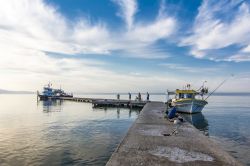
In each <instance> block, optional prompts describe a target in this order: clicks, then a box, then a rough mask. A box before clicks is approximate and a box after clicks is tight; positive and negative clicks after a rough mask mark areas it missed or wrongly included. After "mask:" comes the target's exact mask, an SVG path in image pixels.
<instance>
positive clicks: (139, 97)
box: [138, 92, 141, 101]
mask: <svg viewBox="0 0 250 166" xmlns="http://www.w3.org/2000/svg"><path fill="white" fill-rule="evenodd" d="M138 100H139V101H141V93H140V92H139V94H138Z"/></svg>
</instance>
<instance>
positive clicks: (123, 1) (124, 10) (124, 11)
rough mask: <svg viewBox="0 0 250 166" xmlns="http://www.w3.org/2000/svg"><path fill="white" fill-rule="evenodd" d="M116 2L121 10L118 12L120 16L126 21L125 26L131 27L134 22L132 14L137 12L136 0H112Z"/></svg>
mask: <svg viewBox="0 0 250 166" xmlns="http://www.w3.org/2000/svg"><path fill="white" fill-rule="evenodd" d="M113 1H114V2H115V3H117V4H118V5H119V6H120V8H121V11H120V13H118V15H119V16H120V17H122V18H123V19H124V21H125V22H126V25H127V28H128V29H131V28H132V27H133V23H134V15H135V14H136V12H137V8H138V7H137V2H136V0H113Z"/></svg>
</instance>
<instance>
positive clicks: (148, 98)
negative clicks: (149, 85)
mask: <svg viewBox="0 0 250 166" xmlns="http://www.w3.org/2000/svg"><path fill="white" fill-rule="evenodd" d="M147 101H149V93H148V92H147Z"/></svg>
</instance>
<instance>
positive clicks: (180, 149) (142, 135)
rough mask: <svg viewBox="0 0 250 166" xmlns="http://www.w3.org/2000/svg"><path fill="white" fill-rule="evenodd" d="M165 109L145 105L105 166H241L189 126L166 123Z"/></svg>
mask: <svg viewBox="0 0 250 166" xmlns="http://www.w3.org/2000/svg"><path fill="white" fill-rule="evenodd" d="M165 109H166V107H165V104H164V103H161V102H151V103H147V104H146V105H145V106H144V108H143V110H142V112H141V113H140V115H139V117H138V118H137V120H136V121H135V122H134V124H133V125H132V127H131V128H130V129H129V131H128V133H127V135H126V137H125V138H124V139H123V141H122V142H121V143H120V145H119V146H118V147H117V149H116V151H115V152H114V153H113V155H112V156H111V158H110V160H109V161H108V163H107V166H130V165H131V166H132V165H133V166H136V165H143V166H158V165H190V166H191V165H192V166H193V165H218V166H221V165H225V166H226V165H227V166H228V165H241V164H240V163H239V162H238V161H236V160H235V159H234V158H233V157H231V156H230V155H229V154H228V153H227V152H225V151H223V150H222V149H220V148H219V147H218V145H216V144H215V143H214V142H213V141H212V140H210V139H209V138H208V137H206V136H204V135H203V134H202V133H201V132H200V131H198V130H197V129H195V128H194V127H193V126H192V125H191V124H189V123H188V122H183V123H181V124H177V125H175V124H173V122H170V121H168V120H167V119H165V118H164V110H165Z"/></svg>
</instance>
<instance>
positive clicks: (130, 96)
mask: <svg viewBox="0 0 250 166" xmlns="http://www.w3.org/2000/svg"><path fill="white" fill-rule="evenodd" d="M149 96H150V95H149V93H148V92H147V93H146V98H147V100H148V101H149ZM128 98H129V100H131V99H132V94H131V93H130V92H129V93H128ZM117 99H118V100H120V94H119V93H118V94H117ZM135 100H138V101H142V95H141V93H140V92H139V93H138V96H136V97H135Z"/></svg>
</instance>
